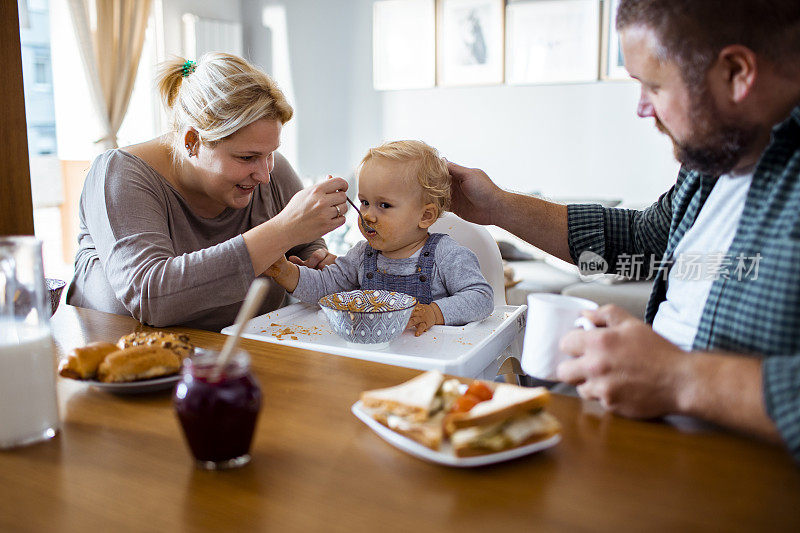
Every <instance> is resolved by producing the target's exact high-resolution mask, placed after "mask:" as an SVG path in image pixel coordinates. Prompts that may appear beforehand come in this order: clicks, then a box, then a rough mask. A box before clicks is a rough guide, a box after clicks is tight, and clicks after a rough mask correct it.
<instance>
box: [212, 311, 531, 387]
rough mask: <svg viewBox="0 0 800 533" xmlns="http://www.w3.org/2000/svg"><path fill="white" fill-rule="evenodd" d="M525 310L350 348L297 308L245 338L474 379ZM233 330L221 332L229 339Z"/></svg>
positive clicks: (521, 324)
mask: <svg viewBox="0 0 800 533" xmlns="http://www.w3.org/2000/svg"><path fill="white" fill-rule="evenodd" d="M526 309H527V306H525V305H521V306H513V305H503V306H497V307H495V308H494V311H493V312H492V314H491V315H489V316H488V317H487V318H485V319H484V320H481V321H480V322H472V323H470V324H467V325H465V326H433V327H432V328H431V329H430V330H428V331H426V332H425V333H423V334H422V335H420V336H419V337H415V336H414V333H413V331H410V330H409V331H404V332H403V334H402V335H400V337H398V338H397V339H395V340H394V341H392V342H391V343H389V345H388V347H384V348H382V349H376V348H374V347H370V345H369V344H352V343H349V342H347V341H345V340H344V339H342V338H341V337H339V336H338V335H337V334H336V333H335V332H334V331H333V330H332V329H331V327H330V325H328V321H327V319H326V318H325V315H324V314H323V313H322V310H321V309H320V308H319V306H318V305H316V304H313V305H312V304H305V303H296V304H292V305H289V306H287V307H283V308H281V309H278V310H277V311H273V312H271V313H267V314H266V315H261V316H258V317H255V318H253V319H252V320H250V323H249V324H248V325H247V327H246V328H245V330H244V332H243V333H242V336H243V337H247V338H249V339H255V340H260V341H266V342H273V343H275V344H285V345H288V346H295V347H297V348H305V349H307V350H315V351H318V352H325V353H329V354H333V355H343V356H345V357H354V358H356V359H365V360H367V361H376V362H379V363H386V364H390V365H397V366H404V367H408V368H417V369H419V370H432V369H438V370H441V371H442V372H444V373H446V374H453V375H456V376H464V377H475V376H477V375H478V374H479V373H480V372H481V370H483V369H484V368H486V367H487V366H488V365H489V364H490V363H492V362H493V361H494V359H495V358H496V357H497V356H498V355H500V353H501V352H502V351H503V350H504V349H505V348H506V347H508V346H509V345H510V344H511V343H512V342H513V341H514V338H515V337H516V336H517V334H519V333H520V332H521V331H522V330H523V329H524V328H525V310H526ZM233 330H234V328H233V326H228V327H227V328H225V329H223V330H222V333H224V334H226V335H231V334H232V333H233Z"/></svg>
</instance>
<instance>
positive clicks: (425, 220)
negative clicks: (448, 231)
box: [419, 203, 439, 229]
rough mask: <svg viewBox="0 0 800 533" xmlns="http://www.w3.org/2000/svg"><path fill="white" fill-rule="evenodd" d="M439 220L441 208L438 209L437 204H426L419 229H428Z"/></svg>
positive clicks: (423, 207)
mask: <svg viewBox="0 0 800 533" xmlns="http://www.w3.org/2000/svg"><path fill="white" fill-rule="evenodd" d="M438 218H439V208H438V207H436V204H434V203H430V204H425V205H424V206H422V218H421V219H420V221H419V227H420V228H422V229H428V228H429V227H431V224H433V223H434V222H436V220H437V219H438Z"/></svg>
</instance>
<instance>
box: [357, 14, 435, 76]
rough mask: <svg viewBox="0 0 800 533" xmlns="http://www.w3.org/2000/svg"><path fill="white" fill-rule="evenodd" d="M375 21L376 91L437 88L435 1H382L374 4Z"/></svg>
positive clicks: (373, 72)
mask: <svg viewBox="0 0 800 533" xmlns="http://www.w3.org/2000/svg"><path fill="white" fill-rule="evenodd" d="M372 18H373V25H372V84H373V86H374V87H375V89H377V90H391V89H423V88H428V87H433V86H435V85H436V2H435V0H381V1H378V2H375V3H374V4H373V7H372Z"/></svg>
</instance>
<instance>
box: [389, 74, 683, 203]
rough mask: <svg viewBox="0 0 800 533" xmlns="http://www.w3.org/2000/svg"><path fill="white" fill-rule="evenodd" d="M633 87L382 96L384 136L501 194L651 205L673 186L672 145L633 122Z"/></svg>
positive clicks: (587, 86) (646, 125) (506, 88)
mask: <svg viewBox="0 0 800 533" xmlns="http://www.w3.org/2000/svg"><path fill="white" fill-rule="evenodd" d="M638 91H639V88H638V85H637V84H636V83H634V82H603V83H600V82H597V83H590V84H570V85H541V86H525V87H520V86H513V87H512V86H497V87H473V88H458V89H455V88H436V89H430V90H419V91H391V92H386V93H384V94H383V135H384V137H385V138H387V139H391V138H403V137H419V138H422V139H424V140H425V141H427V142H429V143H431V144H433V145H435V146H436V147H437V148H438V149H439V150H440V151H441V152H442V153H443V155H444V156H445V157H447V158H448V159H450V160H452V161H455V162H459V163H461V164H464V165H467V166H474V167H479V168H482V169H484V170H485V171H486V172H487V173H488V174H489V175H490V176H491V177H492V178H493V179H494V180H495V181H496V182H497V183H499V184H501V185H502V186H503V187H505V188H510V189H513V190H518V191H523V192H539V193H541V194H544V195H545V196H549V197H554V198H565V197H566V198H585V197H602V198H621V199H623V200H625V201H626V203H634V204H642V203H649V202H651V201H653V200H655V199H656V197H657V196H658V195H659V194H660V193H661V192H663V191H664V190H666V189H668V188H669V186H670V184H671V183H672V182H674V179H675V176H676V173H677V168H678V167H677V163H675V161H674V158H673V156H672V151H671V144H670V142H669V140H668V138H667V137H666V136H664V135H662V134H660V133H658V132H657V131H656V130H655V128H654V126H653V124H652V121H651V120H642V119H640V118H638V117H637V116H636V113H635V110H636V101H637V97H638Z"/></svg>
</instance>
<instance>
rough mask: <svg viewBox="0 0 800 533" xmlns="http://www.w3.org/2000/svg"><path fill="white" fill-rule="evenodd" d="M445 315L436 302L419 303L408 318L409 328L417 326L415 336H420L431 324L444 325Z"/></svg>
mask: <svg viewBox="0 0 800 533" xmlns="http://www.w3.org/2000/svg"><path fill="white" fill-rule="evenodd" d="M443 324H444V317H443V316H442V311H441V310H440V309H439V306H438V305H436V303H431V304H429V305H428V304H417V306H416V307H415V308H414V311H412V312H411V318H409V319H408V326H406V327H407V328H416V332H415V333H414V336H415V337H419V336H420V335H422V334H423V333H425V332H426V331H428V330H429V329H431V326H436V325H443Z"/></svg>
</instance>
